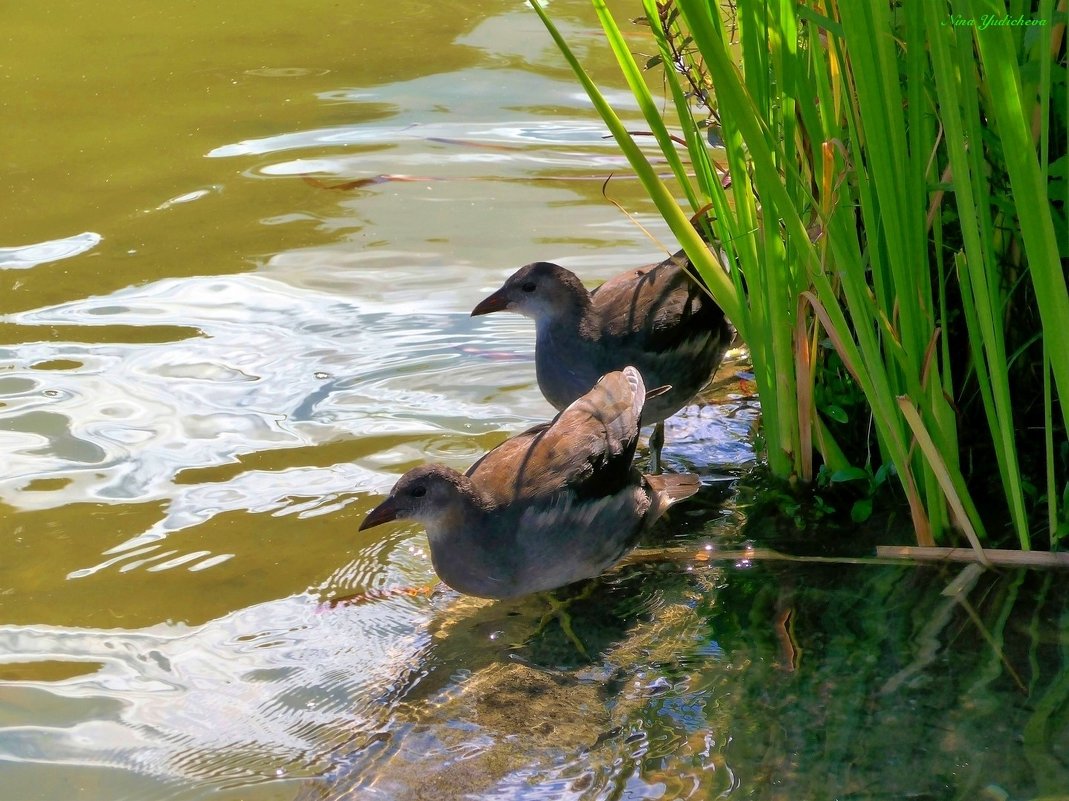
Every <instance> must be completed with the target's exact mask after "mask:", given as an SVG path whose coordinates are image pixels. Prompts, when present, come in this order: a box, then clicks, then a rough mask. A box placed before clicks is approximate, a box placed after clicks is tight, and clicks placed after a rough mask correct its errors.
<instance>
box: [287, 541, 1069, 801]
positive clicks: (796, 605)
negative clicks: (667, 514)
mask: <svg viewBox="0 0 1069 801" xmlns="http://www.w3.org/2000/svg"><path fill="white" fill-rule="evenodd" d="M695 550H698V551H700V550H701V549H700V548H699V549H695ZM760 550H761V549H757V551H756V552H758V553H760ZM638 553H639V554H642V553H646V554H647V555H649V554H651V553H652V554H656V553H657V551H656V549H649V548H647V549H645V551H643V550H642V549H640V551H639V552H638ZM670 555H671V556H672V557H673V558H670V559H667V560H661V561H660V562H657V561H653V560H647V561H645V562H643V563H641V564H637V565H635V564H633V565H630V566H624V567H622V568H619V569H618V570H616V571H614V572H613V573H611V574H610V575H608V576H606V577H604V578H603V579H602V580H600V581H598V582H596V586H595V587H594V588H592V589H591V588H590V587H589V586H588V587H586V591H587V592H586V594H587V597H585V598H581V599H579V600H576V602H575V603H574V604H573V605H572V606H571V607H570V608H569V611H570V613H571V616H572V621H573V624H574V627H575V631H576V633H577V635H578V636H579V637H580V638H581V639H582V640H583V641H584V643H585V644H586V645H587V647H588V649H589V650H590V651H591V652H592V653H596V654H597V657H596V658H595V661H594V662H592V663H591V662H585V661H584V660H582V659H581V658H580V657H579V656H578V655H577V654H576V652H575V649H574V647H573V646H572V645H571V644H570V643H569V642H568V641H567V639H566V638H565V637H564V636H563V634H561V633H560V631H559V630H558V629H556V628H555V627H554V626H552V625H551V626H548V627H546V628H545V629H544V630H543V631H540V632H539V633H538V634H537V636H536V638H535V639H533V640H530V641H527V642H524V637H525V636H528V635H529V634H530V633H531V631H532V630H533V627H535V626H536V624H537V621H538V619H539V617H540V616H541V614H542V612H543V611H544V610H545V605H544V603H542V602H541V601H540V600H539V599H537V598H533V599H527V600H524V601H521V602H516V603H512V604H501V603H487V602H482V601H471V600H467V599H455V600H450V601H448V602H447V599H445V598H443V599H442V600H441V602H440V603H441V604H443V605H441V606H440V607H439V611H438V612H437V613H436V620H435V623H434V625H433V626H432V638H433V644H431V645H430V646H429V647H428V649H427V650H426V651H424V652H423V657H424V658H425V661H424V663H423V667H422V668H421V669H420V670H419V671H418V678H416V679H414V680H413V681H411V682H410V683H409V684H408V686H407V689H405V690H403V691H402V692H401V693H400V695H398V696H396V706H395V709H394V712H393V714H392V716H391V723H390V726H389V731H388V734H387V737H388V739H389V742H388V743H387V742H375V743H371V742H368V743H364V744H362V745H361V746H360V747H358V748H356V749H353V750H350V751H349V752H348V755H347V756H346V755H343V754H339V755H338V764H339V766H345V767H339V769H338V770H336V771H335V772H334V773H332V774H331V775H330V777H327V778H324V779H321V780H317V781H315V782H313V783H311V784H310V785H308V786H307V787H305V788H304V791H303V794H302V795H300V796H299V797H300V798H301V799H305V800H306V801H311V799H326V798H331V799H339V798H353V799H355V798H360V799H376V798H384V799H385V798H407V797H411V798H418V797H422V796H421V793H424V794H426V793H429V792H431V791H432V788H437V789H438V791H439V792H445V790H446V789H448V790H449V791H450V792H452V791H456V794H457V796H459V795H463V794H465V793H467V794H469V795H470V797H473V798H491V797H495V798H496V797H502V796H505V797H510V796H509V793H510V792H514V793H519V792H520V789H519V788H524V792H526V793H528V794H529V795H531V796H534V797H542V795H546V796H549V797H575V798H580V799H586V798H590V799H593V798H602V797H616V796H619V795H620V794H622V793H632V794H640V793H641V792H645V793H647V794H651V795H655V793H656V792H661V794H662V795H661V797H665V794H667V797H673V798H681V799H706V798H711V797H717V796H718V795H720V794H725V793H726V794H728V795H730V794H732V793H738V794H739V795H740V797H746V798H758V799H774V798H804V797H864V798H867V799H887V801H890V799H900V798H904V797H931V798H943V797H953V798H970V797H982V794H983V793H984V792H988V793H991V792H994V790H995V789H996V788H999V787H1001V788H1004V789H1005V790H1006V792H1008V793H1010V797H1036V796H1039V795H1042V794H1044V793H1048V794H1049V793H1055V794H1056V793H1057V792H1058V791H1060V790H1059V788H1062V787H1064V786H1065V782H1066V781H1067V780H1069V768H1067V765H1066V762H1065V758H1066V756H1067V754H1069V751H1067V750H1066V746H1065V743H1066V742H1069V738H1067V735H1069V681H1066V679H1065V678H1064V677H1065V675H1066V674H1067V670H1066V669H1067V668H1069V664H1067V660H1069V592H1067V591H1066V589H1065V585H1064V583H1061V582H1058V581H1057V580H1056V578H1055V577H1054V575H1053V574H1051V573H1043V572H1027V571H1016V572H1006V573H1002V574H995V573H992V572H984V571H981V570H978V569H977V568H975V567H974V566H969V567H965V568H962V567H960V566H951V567H945V566H939V567H918V566H916V565H909V564H901V565H898V566H889V565H886V564H869V563H861V564H844V563H837V564H828V563H820V562H812V561H808V562H807V561H795V562H773V561H758V560H745V559H739V560H737V561H736V562H733V563H721V564H717V565H710V563H709V562H708V561H702V560H699V559H694V560H690V561H685V560H681V559H678V558H675V557H676V556H678V554H677V553H676V552H672V553H671V554H670ZM354 744H355V743H354ZM658 788H659V789H658ZM948 788H952V790H950V791H949V792H950V793H951V794H950V795H949V796H948V795H947V793H948ZM554 793H556V795H554ZM442 797H448V794H447V795H445V796H442ZM639 797H641V795H639ZM1055 797H1056V796H1055Z"/></svg>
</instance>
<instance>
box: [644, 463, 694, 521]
mask: <svg viewBox="0 0 1069 801" xmlns="http://www.w3.org/2000/svg"><path fill="white" fill-rule="evenodd" d="M643 478H644V479H645V480H646V486H648V487H649V488H650V489H651V490H652V491H653V503H652V504H651V505H650V510H649V512H647V513H646V521H647V525H648V524H650V523H653V521H654V520H656V519H657V518H658V517H660V516H661V515H663V514H664V513H665V511H666V510H667V509H668V507H669V506H671V505H672V504H674V503H678V502H679V501H685V500H686V499H687V498H689V497H690V496H691V495H693V494H694V493H696V492H697V491H698V490H699V489H701V486H702V484H701V481H700V480H699V479H698V477H697V476H696V475H694V473H661V474H660V475H657V476H643Z"/></svg>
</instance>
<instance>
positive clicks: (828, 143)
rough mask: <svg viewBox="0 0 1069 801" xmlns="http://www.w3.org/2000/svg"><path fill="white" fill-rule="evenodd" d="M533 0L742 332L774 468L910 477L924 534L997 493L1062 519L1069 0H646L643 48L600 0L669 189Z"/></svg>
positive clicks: (1030, 516)
mask: <svg viewBox="0 0 1069 801" xmlns="http://www.w3.org/2000/svg"><path fill="white" fill-rule="evenodd" d="M532 4H533V5H534V8H535V10H536V11H537V13H538V14H539V16H540V17H541V18H542V20H543V21H544V22H545V24H546V26H547V28H548V29H549V31H550V33H551V34H552V35H553V37H554V39H555V41H556V43H557V45H558V46H559V47H560V49H561V52H562V53H563V54H564V56H565V58H566V59H567V60H568V61H569V63H570V64H571V66H572V67H573V69H574V71H575V73H576V75H577V76H578V78H579V80H580V81H581V82H582V84H583V85H584V87H585V88H586V90H587V92H588V94H589V95H590V98H591V100H592V101H593V102H594V105H595V107H596V108H597V110H598V112H599V113H600V114H601V116H602V118H603V119H604V121H605V123H606V124H607V125H608V127H609V129H610V131H611V132H612V134H613V136H614V137H615V138H616V140H617V142H618V143H619V146H620V147H621V149H622V150H623V151H624V153H625V154H626V155H627V157H628V159H629V161H630V163H631V165H632V167H633V169H634V170H635V172H636V174H637V175H638V177H639V179H640V180H641V181H642V182H643V184H644V186H645V188H646V189H647V191H648V192H649V195H650V197H651V198H652V200H653V201H654V203H656V205H657V208H658V209H659V211H660V212H661V214H662V215H663V216H664V219H665V220H666V222H667V223H668V225H669V226H670V228H671V230H672V232H673V233H674V235H675V236H676V237H677V238H678V240H679V241H680V243H681V244H682V246H683V247H684V248H685V249H686V250H687V253H688V255H689V256H690V258H691V259H692V261H693V262H694V263H695V265H696V266H697V268H698V270H699V271H700V273H701V275H702V276H703V278H704V280H705V282H706V284H707V285H708V287H709V289H710V291H711V292H712V294H713V295H714V297H715V298H716V300H717V301H718V302H719V303H720V304H721V305H722V306H723V308H724V309H725V311H726V312H727V313H728V315H729V316H730V317H731V319H732V321H733V322H734V323H735V325H736V326H737V327H738V329H739V331H740V333H741V335H742V336H743V337H744V339H745V340H746V342H747V343H748V345H749V347H750V351H751V356H752V359H753V364H754V370H755V375H756V380H757V384H758V391H759V393H760V396H761V403H762V412H763V416H764V423H763V438H764V439H763V441H764V445H765V454H766V458H767V463H768V466H769V468H770V469H771V471H772V472H773V473H774V474H775V475H777V476H780V477H782V478H787V479H797V480H799V481H801V482H811V481H814V480H815V479H819V478H822V479H823V480H825V481H831V482H852V481H857V482H861V483H863V484H864V485H865V486H867V487H878V486H880V485H881V484H883V483H885V481H886V479H887V478H888V477H889V476H891V475H894V476H897V479H898V483H899V485H900V486H901V488H902V490H903V492H904V495H905V498H906V499H907V501H908V504H909V508H910V512H911V516H912V520H913V525H914V529H915V531H916V536H917V541H918V543H919V544H921V545H928V544H931V543H933V542H934V541H936V540H937V539H941V538H942V537H943V536H944V533H945V532H947V531H950V530H957V531H960V532H963V533H964V534H965V535H966V536H967V537H968V539H969V541H970V543H971V544H972V545H973V546H974V547H977V548H979V547H980V543H981V541H983V540H984V539H985V537H988V535H989V534H990V533H991V532H988V531H985V526H984V519H985V518H987V515H988V514H990V513H991V511H990V510H991V506H992V504H991V500H992V497H997V498H999V499H1000V500H999V502H998V504H997V507H1000V508H999V509H998V510H997V511H999V512H1003V513H1005V519H1007V520H1009V521H1010V526H1011V527H1012V530H1013V532H1014V533H1015V535H1016V538H1017V541H1018V543H1019V545H1020V547H1022V548H1026V549H1027V548H1029V547H1031V546H1032V540H1033V535H1034V534H1037V533H1038V534H1040V535H1041V539H1042V541H1043V542H1044V543H1045V544H1048V545H1051V546H1053V545H1054V544H1056V542H1057V540H1058V539H1059V538H1060V537H1063V536H1065V535H1066V534H1067V533H1069V520H1067V506H1069V485H1067V483H1066V476H1067V472H1069V468H1067V463H1069V444H1067V440H1066V431H1067V420H1069V404H1067V399H1069V344H1067V343H1069V339H1067V338H1069V294H1067V291H1066V276H1065V268H1064V258H1065V256H1066V252H1067V245H1066V235H1065V231H1066V228H1067V225H1066V210H1067V206H1066V203H1065V194H1066V186H1067V177H1069V169H1067V156H1066V125H1065V121H1066V119H1067V110H1066V108H1065V98H1066V66H1065V55H1064V54H1065V44H1064V33H1065V7H1066V0H1058V5H1057V7H1056V6H1055V0H1038V2H1034V3H1030V2H1014V1H1012V0H1011V2H1010V7H1009V8H1007V7H1006V5H1005V4H1004V3H1003V2H1002V0H949V1H948V2H943V0H940V1H939V2H910V3H895V2H853V1H851V2H845V0H844V1H842V2H840V1H839V0H809V1H808V2H801V3H799V2H796V0H779V1H778V2H777V1H776V0H773V1H772V2H756V3H739V4H738V6H737V7H736V6H734V5H732V4H729V3H725V4H723V5H714V4H712V3H710V2H709V0H674V2H673V0H664V1H663V2H662V1H659V0H643V2H642V6H643V8H644V10H645V19H644V20H643V22H644V23H645V24H646V25H648V26H649V29H650V31H651V32H652V43H653V44H652V46H651V49H652V47H655V48H656V52H653V53H648V54H645V55H644V56H641V57H638V58H636V55H635V54H633V53H632V52H631V51H630V49H629V47H628V45H627V43H626V41H625V39H624V36H623V35H622V34H621V32H620V29H619V28H618V26H617V24H616V22H615V20H614V19H613V17H612V15H611V14H610V13H609V11H608V9H607V7H606V5H605V3H604V2H603V1H602V0H594V3H593V5H594V7H595V9H596V11H597V13H598V16H599V18H600V20H601V22H602V25H603V27H604V30H605V34H606V37H607V41H608V43H609V45H610V46H611V48H612V50H613V53H614V54H615V56H616V59H617V61H618V62H619V65H620V67H621V69H622V71H623V74H624V76H625V78H626V80H627V82H628V84H629V86H630V88H631V90H632V92H633V93H634V95H635V97H636V99H637V100H638V102H639V106H640V108H641V110H642V114H643V116H644V117H645V121H646V124H647V126H648V127H649V131H650V132H651V133H652V134H653V136H654V138H655V140H656V142H657V144H658V145H659V149H660V152H661V154H662V155H663V156H664V158H665V159H667V162H668V164H669V166H670V167H671V170H672V175H673V178H674V181H673V182H672V185H671V186H669V185H668V184H666V183H665V181H663V180H661V178H660V177H659V176H658V174H657V172H656V171H655V170H654V169H653V167H652V166H651V164H650V161H649V160H648V158H647V156H646V154H645V153H644V152H643V150H642V149H641V148H640V147H639V146H638V145H637V144H636V142H635V141H634V139H633V137H632V135H631V134H630V133H629V132H628V130H627V128H626V127H625V126H624V125H623V123H622V122H621V121H620V119H619V117H618V116H617V115H616V113H615V112H614V110H613V109H612V108H611V107H610V105H609V104H608V103H607V102H606V101H605V99H604V98H603V97H602V95H601V93H600V92H599V91H598V88H597V87H596V86H595V85H594V83H593V82H592V81H591V80H590V78H589V77H588V76H587V74H586V73H585V71H584V70H583V67H582V65H581V64H580V63H579V61H578V60H577V59H576V58H575V56H574V55H573V54H572V52H571V51H570V50H569V48H568V45H567V43H566V42H565V41H564V39H563V38H562V37H561V36H560V34H559V33H558V32H557V30H556V29H555V27H554V26H553V23H552V21H551V20H550V19H549V17H548V16H547V15H546V12H545V11H544V9H542V7H541V6H540V4H539V3H538V0H532ZM1018 18H1019V19H1021V20H1025V21H1027V23H1028V24H1024V23H1021V24H1008V23H1006V20H1016V19H1018ZM985 20H987V21H988V22H987V23H986V24H985V22H984V21H985ZM1000 20H1001V22H1000ZM640 62H641V64H642V66H640ZM643 67H647V68H649V67H654V68H657V69H659V70H660V72H659V73H658V74H657V77H658V78H659V79H660V80H662V81H663V86H664V87H665V90H666V91H667V95H668V97H669V98H670V100H671V103H670V104H663V103H662V102H660V99H659V98H658V97H657V96H656V95H655V93H654V91H653V90H651V88H650V85H649V83H648V82H647V79H648V78H649V77H650V76H651V74H652V73H651V72H649V71H647V70H646V69H644V68H643ZM663 107H667V113H662V108H663ZM713 142H716V143H717V145H718V146H717V147H713V144H712V143H713ZM721 143H722V148H721V147H719V145H720V144H721ZM679 197H681V198H683V203H685V205H686V206H687V208H684V206H683V205H681V202H680V201H679V200H677V198H679ZM1059 232H1060V233H1059ZM705 242H713V243H715V246H714V247H713V248H711V249H710V248H709V247H707V246H706V244H705ZM722 265H729V266H730V268H731V269H730V270H729V271H727V272H725V270H724V269H723V268H722ZM992 487H997V492H995V493H992V489H991V488H992ZM975 498H982V499H983V501H984V503H983V504H981V506H982V507H983V509H984V511H983V513H982V512H981V510H980V509H979V508H978V505H977V503H976V502H975V501H974V499H975ZM865 513H866V508H865V507H861V508H860V510H859V512H858V517H863V516H864V514H865Z"/></svg>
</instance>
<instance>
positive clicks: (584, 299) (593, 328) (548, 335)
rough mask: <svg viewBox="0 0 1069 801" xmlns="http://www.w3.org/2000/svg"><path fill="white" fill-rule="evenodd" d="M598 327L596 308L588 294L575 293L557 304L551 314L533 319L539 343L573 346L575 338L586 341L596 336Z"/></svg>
mask: <svg viewBox="0 0 1069 801" xmlns="http://www.w3.org/2000/svg"><path fill="white" fill-rule="evenodd" d="M599 329H600V326H599V320H598V314H597V310H596V309H595V308H594V304H593V302H591V300H590V294H589V293H587V292H584V293H583V294H582V295H580V294H579V293H576V294H575V295H573V296H572V297H570V298H569V299H568V302H567V303H562V304H559V305H558V306H557V307H556V308H554V310H553V313H552V314H545V315H542V316H540V317H538V318H537V319H536V320H535V337H536V339H537V340H538V344H539V345H543V344H546V345H549V346H551V347H552V346H553V345H559V346H567V347H570V346H574V344H575V339H576V337H578V338H579V339H580V340H583V341H587V340H592V339H596V338H597V332H598V330H599Z"/></svg>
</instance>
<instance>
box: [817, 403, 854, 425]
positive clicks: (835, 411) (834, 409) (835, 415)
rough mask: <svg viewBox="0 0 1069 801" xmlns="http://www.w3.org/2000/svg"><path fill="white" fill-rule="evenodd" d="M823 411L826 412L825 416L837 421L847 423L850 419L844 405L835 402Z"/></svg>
mask: <svg viewBox="0 0 1069 801" xmlns="http://www.w3.org/2000/svg"><path fill="white" fill-rule="evenodd" d="M821 411H822V412H824V416H825V417H829V418H831V419H832V420H834V421H835V422H836V423H847V422H849V421H850V418H849V417H848V416H847V414H846V411H845V410H844V409H843V407H842V406H836V405H835V404H834V403H833V404H830V405H828V406H825V407H824V408H823V409H821Z"/></svg>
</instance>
